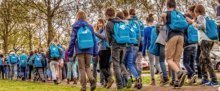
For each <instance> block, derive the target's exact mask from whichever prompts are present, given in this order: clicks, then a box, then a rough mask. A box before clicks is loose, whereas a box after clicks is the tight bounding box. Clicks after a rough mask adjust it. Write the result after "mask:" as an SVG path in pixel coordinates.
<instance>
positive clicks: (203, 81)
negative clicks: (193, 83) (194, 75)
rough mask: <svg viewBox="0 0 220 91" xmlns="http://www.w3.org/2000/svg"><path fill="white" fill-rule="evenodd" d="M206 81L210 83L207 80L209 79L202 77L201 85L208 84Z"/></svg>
mask: <svg viewBox="0 0 220 91" xmlns="http://www.w3.org/2000/svg"><path fill="white" fill-rule="evenodd" d="M206 83H209V80H207V79H202V80H201V82H200V84H201V85H204V84H206Z"/></svg>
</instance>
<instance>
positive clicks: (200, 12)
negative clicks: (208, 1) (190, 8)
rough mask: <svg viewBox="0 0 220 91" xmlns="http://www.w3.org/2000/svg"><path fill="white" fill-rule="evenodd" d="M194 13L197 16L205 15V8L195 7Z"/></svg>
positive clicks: (201, 6)
mask: <svg viewBox="0 0 220 91" xmlns="http://www.w3.org/2000/svg"><path fill="white" fill-rule="evenodd" d="M194 12H195V13H197V14H199V15H205V7H204V6H203V5H201V4H200V5H197V6H196V7H195V11H194Z"/></svg>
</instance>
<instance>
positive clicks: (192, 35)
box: [187, 25, 199, 43]
mask: <svg viewBox="0 0 220 91" xmlns="http://www.w3.org/2000/svg"><path fill="white" fill-rule="evenodd" d="M187 41H188V43H198V41H199V36H198V30H197V29H196V28H195V27H194V26H193V25H189V27H188V29H187Z"/></svg>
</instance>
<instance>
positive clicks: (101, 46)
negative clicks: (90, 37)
mask: <svg viewBox="0 0 220 91" xmlns="http://www.w3.org/2000/svg"><path fill="white" fill-rule="evenodd" d="M95 35H96V37H98V39H99V41H98V50H99V51H101V50H107V49H108V48H109V44H108V43H107V37H106V32H105V31H104V30H103V29H100V30H99V31H98V33H95Z"/></svg>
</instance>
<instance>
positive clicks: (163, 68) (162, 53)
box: [159, 44, 168, 79]
mask: <svg viewBox="0 0 220 91" xmlns="http://www.w3.org/2000/svg"><path fill="white" fill-rule="evenodd" d="M159 49H160V54H159V63H160V67H161V71H162V74H163V77H164V79H168V73H167V68H166V65H165V46H164V45H161V44H159Z"/></svg>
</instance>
